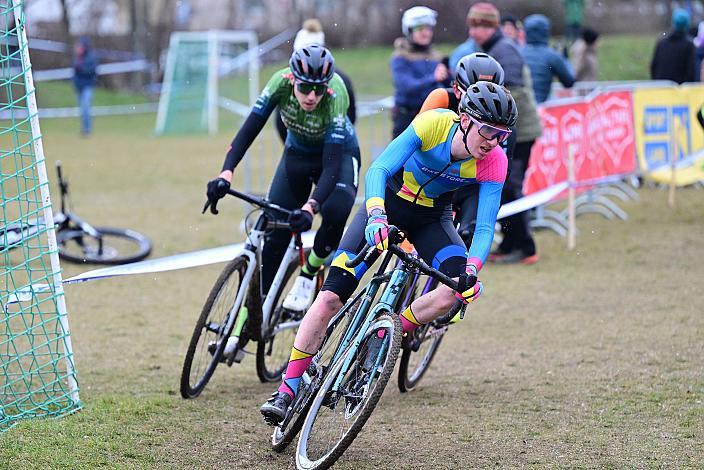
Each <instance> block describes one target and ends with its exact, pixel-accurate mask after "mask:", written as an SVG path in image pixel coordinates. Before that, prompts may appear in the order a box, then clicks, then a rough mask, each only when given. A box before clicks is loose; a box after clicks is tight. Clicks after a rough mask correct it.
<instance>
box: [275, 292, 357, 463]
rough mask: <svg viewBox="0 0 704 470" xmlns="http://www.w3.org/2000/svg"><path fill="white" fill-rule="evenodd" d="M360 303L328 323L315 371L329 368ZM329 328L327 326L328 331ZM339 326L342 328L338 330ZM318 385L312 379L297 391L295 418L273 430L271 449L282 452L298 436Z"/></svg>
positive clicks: (350, 306) (294, 409)
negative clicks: (282, 427) (283, 427)
mask: <svg viewBox="0 0 704 470" xmlns="http://www.w3.org/2000/svg"><path fill="white" fill-rule="evenodd" d="M361 303H362V296H361V295H359V296H357V299H356V300H355V301H354V302H352V303H350V304H349V307H348V306H345V307H343V308H342V309H341V310H340V312H338V313H337V314H336V316H335V317H333V320H331V323H330V326H332V330H330V331H329V333H328V334H327V335H326V337H325V340H324V342H323V346H322V347H321V348H320V351H319V352H318V353H317V354H316V359H315V360H314V362H316V361H317V362H318V365H316V369H317V367H318V366H320V367H323V368H324V369H325V368H328V367H329V366H330V364H329V362H330V361H331V360H332V357H333V354H335V350H336V349H337V346H338V344H339V343H340V341H341V340H342V336H343V335H344V333H345V331H347V328H349V322H350V321H351V320H352V318H354V313H353V312H356V311H357V309H358V308H359V306H360V305H361ZM330 326H328V329H329V328H330ZM341 326H342V328H340V327H341ZM320 383H322V382H321V381H319V380H317V377H314V378H313V381H312V382H311V383H310V385H307V386H305V385H303V386H304V387H306V388H304V389H302V390H300V391H299V393H298V395H296V401H294V403H293V405H292V406H293V407H294V408H293V411H292V413H294V415H295V416H294V417H292V418H290V419H289V420H288V423H287V424H288V425H287V426H286V428H285V429H281V426H276V428H274V432H273V433H272V435H271V448H272V449H273V450H275V451H276V452H283V450H284V449H286V447H288V445H289V444H290V443H291V441H293V439H294V438H295V437H296V435H298V433H299V432H300V430H301V428H302V427H303V421H305V419H306V415H307V414H308V409H309V408H310V405H311V403H313V398H314V397H315V395H316V393H317V392H318V388H320Z"/></svg>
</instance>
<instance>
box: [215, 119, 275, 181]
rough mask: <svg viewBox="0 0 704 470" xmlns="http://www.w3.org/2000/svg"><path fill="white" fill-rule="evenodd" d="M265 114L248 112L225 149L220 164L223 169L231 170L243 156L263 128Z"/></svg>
mask: <svg viewBox="0 0 704 470" xmlns="http://www.w3.org/2000/svg"><path fill="white" fill-rule="evenodd" d="M267 118H268V115H267V116H262V115H261V114H258V113H254V112H252V113H249V116H247V119H245V121H244V124H242V127H241V128H240V130H239V131H238V132H237V135H236V136H235V138H234V139H233V140H232V143H231V144H230V148H229V149H228V150H227V155H226V156H225V162H224V163H223V165H222V170H223V171H227V170H229V171H232V170H234V169H235V167H236V166H237V165H238V164H239V162H240V161H241V160H242V158H243V157H244V154H245V152H246V151H247V149H249V147H250V146H251V145H252V142H254V139H255V138H256V137H257V135H259V132H261V130H262V129H263V128H264V125H265V124H266V120H267Z"/></svg>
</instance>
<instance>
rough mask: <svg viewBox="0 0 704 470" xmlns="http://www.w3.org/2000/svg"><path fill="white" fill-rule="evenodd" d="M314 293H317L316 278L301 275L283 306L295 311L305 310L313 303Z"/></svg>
mask: <svg viewBox="0 0 704 470" xmlns="http://www.w3.org/2000/svg"><path fill="white" fill-rule="evenodd" d="M313 295H315V278H314V279H308V278H307V277H305V276H300V275H299V276H298V277H297V278H296V281H295V282H294V283H293V287H292V288H291V290H290V291H289V292H288V295H287V296H286V298H285V299H284V303H283V307H284V308H285V309H288V310H293V311H295V312H303V311H305V310H308V307H310V305H311V304H312V303H313Z"/></svg>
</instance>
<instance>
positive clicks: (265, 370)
mask: <svg viewBox="0 0 704 470" xmlns="http://www.w3.org/2000/svg"><path fill="white" fill-rule="evenodd" d="M297 268H298V262H297V261H295V260H294V261H292V262H291V263H290V264H289V267H288V269H287V270H286V274H285V275H284V279H283V282H282V283H281V288H280V289H279V292H277V293H276V298H275V299H274V310H273V312H272V316H271V319H270V322H271V323H272V325H271V327H272V328H274V327H276V325H278V324H279V322H280V320H281V315H283V314H287V313H288V312H287V311H284V310H283V308H282V307H281V306H280V305H279V300H280V299H281V294H282V293H283V291H284V290H285V289H286V287H287V285H288V282H289V281H290V279H291V276H293V274H294V273H295V272H296V269H297ZM266 329H268V328H266ZM296 331H298V328H295V329H293V333H294V334H293V337H292V338H291V345H290V347H289V348H288V351H287V352H288V354H285V357H284V359H283V360H282V362H281V364H279V365H278V366H275V367H274V368H270V367H269V365H267V357H270V356H271V351H272V349H273V347H274V342H275V340H276V338H277V336H279V335H275V336H271V337H269V338H264V337H262V338H261V339H260V340H259V341H258V342H257V376H258V377H259V380H260V381H261V382H262V383H267V382H276V381H278V380H281V374H282V373H283V372H284V370H286V366H287V365H288V360H289V357H290V352H291V348H292V347H293V340H294V339H295V337H296V334H295V333H296ZM262 336H264V335H263V334H262ZM279 339H280V337H279ZM279 345H280V343H277V344H276V346H277V348H278V346H279ZM284 350H286V347H284Z"/></svg>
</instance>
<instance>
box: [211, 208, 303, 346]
mask: <svg viewBox="0 0 704 470" xmlns="http://www.w3.org/2000/svg"><path fill="white" fill-rule="evenodd" d="M250 202H251V201H250ZM287 227H288V224H286V223H280V222H277V221H276V220H273V219H271V217H270V216H269V215H268V214H267V213H266V212H264V213H262V214H261V215H260V216H259V218H258V219H257V222H256V223H255V224H254V227H253V228H252V230H251V231H250V232H249V234H248V235H247V243H246V244H245V246H244V248H243V249H242V251H240V252H239V253H237V254H236V255H235V258H236V257H238V256H246V257H247V259H248V261H249V262H248V263H247V269H246V271H245V273H244V276H242V285H243V286H247V285H249V283H250V281H251V280H252V277H253V276H254V274H255V271H256V270H257V267H258V266H260V265H261V251H262V250H261V248H262V247H263V243H264V236H265V235H266V230H267V229H270V228H274V229H277V228H287ZM300 249H302V247H301V246H300V245H299V242H298V241H297V238H296V237H291V241H290V242H289V244H288V247H287V248H286V252H285V253H284V257H283V259H282V260H281V263H280V264H279V269H278V270H277V271H276V275H275V276H274V280H273V282H272V283H271V286H270V287H269V292H268V293H267V295H266V298H265V299H264V302H263V304H262V320H261V321H262V323H261V324H262V327H266V325H268V324H269V320H270V319H271V313H272V310H273V308H274V301H275V300H276V299H275V296H276V293H277V292H278V290H279V287H280V286H281V284H282V282H283V279H284V277H285V275H286V271H287V270H288V266H289V264H290V263H291V261H293V260H294V259H296V257H298V256H299V255H298V253H299V250H300ZM246 294H247V289H240V290H239V292H238V293H237V297H236V298H235V302H234V303H233V305H232V308H231V309H230V312H229V314H228V319H227V323H226V324H225V330H224V331H231V330H232V327H233V325H234V322H235V318H236V317H237V315H236V314H237V312H239V310H240V308H241V306H242V303H243V301H244V296H245V295H246ZM260 295H261V290H260ZM300 323H301V320H298V321H296V322H288V323H282V324H280V325H277V327H276V329H275V330H274V331H275V332H276V333H278V332H279V331H281V330H284V329H288V328H295V327H296V326H298V325H299V324H300ZM262 332H264V329H263V328H262Z"/></svg>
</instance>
